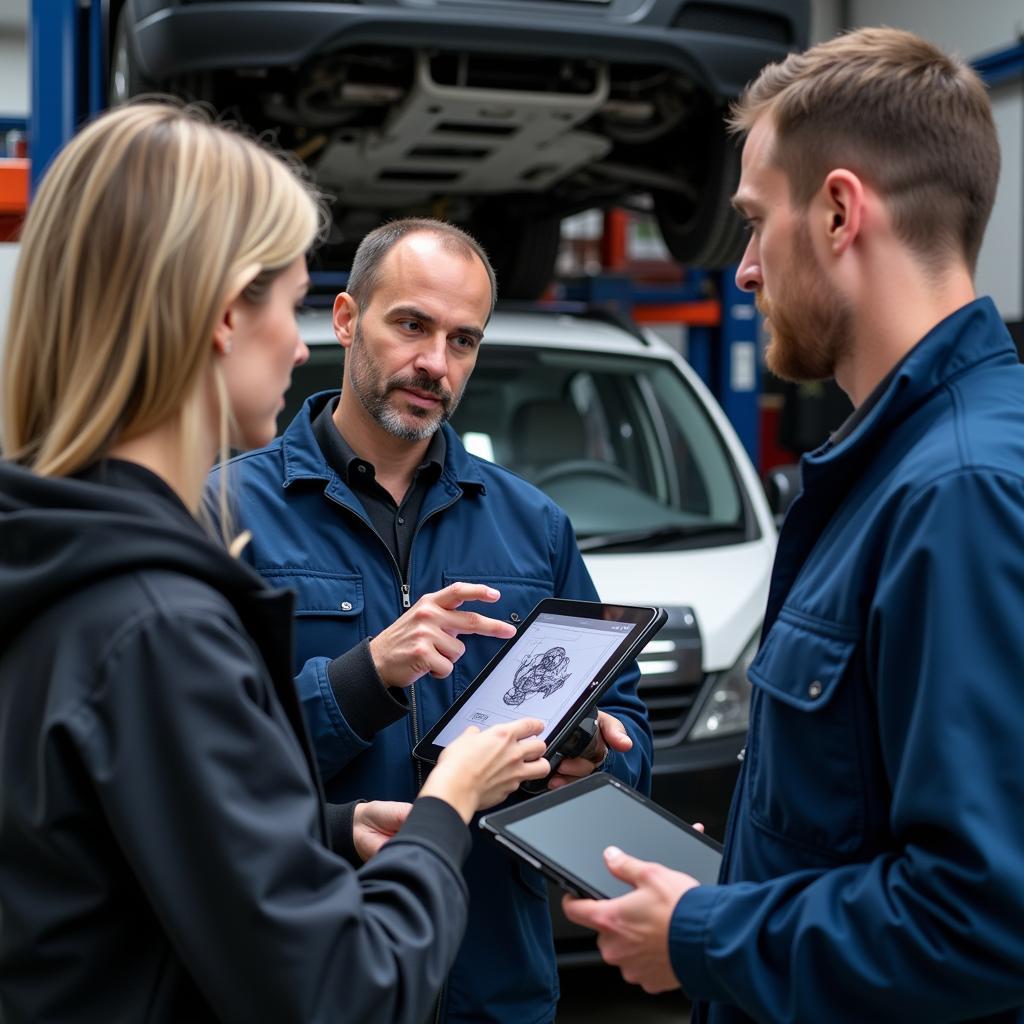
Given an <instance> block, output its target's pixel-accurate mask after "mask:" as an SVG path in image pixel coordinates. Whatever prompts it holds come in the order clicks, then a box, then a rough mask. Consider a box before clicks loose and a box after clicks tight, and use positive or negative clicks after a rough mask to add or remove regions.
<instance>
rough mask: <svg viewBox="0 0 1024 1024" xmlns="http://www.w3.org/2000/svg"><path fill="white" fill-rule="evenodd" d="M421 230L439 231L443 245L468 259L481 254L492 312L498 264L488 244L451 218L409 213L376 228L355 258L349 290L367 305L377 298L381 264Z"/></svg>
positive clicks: (496, 294) (362, 306) (361, 244)
mask: <svg viewBox="0 0 1024 1024" xmlns="http://www.w3.org/2000/svg"><path fill="white" fill-rule="evenodd" d="M420 232H424V233H428V234H432V235H436V236H437V237H438V238H439V239H440V240H441V247H442V249H444V250H445V251H446V252H450V253H454V254H456V255H458V256H463V257H465V258H466V259H472V258H473V257H474V256H476V257H478V258H479V260H480V262H481V263H482V264H483V265H484V270H486V271H487V279H488V281H490V284H491V312H492V313H493V312H494V304H495V302H497V300H498V282H497V280H496V278H495V276H494V268H493V267H492V266H491V261H490V260H489V259H488V258H487V253H486V252H485V251H484V247H483V246H482V245H481V244H480V243H479V242H478V241H477V240H476V239H475V238H474V237H473V236H472V235H471V234H469V232H467V231H463V230H462V228H457V227H456V226H455V225H454V224H449V223H448V222H447V221H443V220H434V219H433V218H432V217H405V218H403V219H401V220H392V221H388V223H387V224H382V225H381V226H380V227H379V228H374V229H373V231H371V232H370V233H369V234H368V235H367V236H366V237H365V238H364V239H363V240H362V241H361V242H360V243H359V248H358V249H356V254H355V257H354V258H353V260H352V269H351V271H350V272H349V275H348V285H347V287H346V289H345V290H346V291H347V292H348V293H349V295H351V296H352V298H354V299H355V300H356V302H357V304H358V305H359V308H360V309H365V308H366V307H367V306H368V305H369V304H370V300H371V299H372V298H373V293H374V292H375V291H376V290H377V285H378V284H379V283H380V267H381V264H382V263H383V262H384V257H385V256H387V254H388V253H389V252H390V251H391V250H392V249H393V248H394V247H395V245H397V244H398V242H400V241H401V240H402V239H403V238H405V237H406V235H413V234H418V233H420Z"/></svg>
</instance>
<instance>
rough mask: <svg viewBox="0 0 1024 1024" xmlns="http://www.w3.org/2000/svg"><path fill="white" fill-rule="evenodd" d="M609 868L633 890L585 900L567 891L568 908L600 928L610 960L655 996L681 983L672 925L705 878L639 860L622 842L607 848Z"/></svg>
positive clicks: (571, 915) (576, 918)
mask: <svg viewBox="0 0 1024 1024" xmlns="http://www.w3.org/2000/svg"><path fill="white" fill-rule="evenodd" d="M604 862H605V864H606V865H607V867H608V870H609V871H610V872H611V873H612V875H614V876H615V877H616V878H618V879H619V880H620V881H623V882H625V883H626V884H627V885H631V886H633V891H632V892H630V893H627V894H626V895H625V896H619V897H618V898H617V899H613V900H586V899H579V898H577V897H575V896H572V895H570V894H569V893H566V894H565V895H564V896H563V897H562V910H563V911H564V912H565V916H566V917H567V918H568V919H569V920H570V921H572V922H573V923H574V924H578V925H581V926H582V927H584V928H592V929H593V930H594V931H596V932H597V948H598V949H599V950H600V951H601V957H602V959H603V960H604V962H605V963H607V964H611V965H612V966H614V967H618V968H619V970H620V971H622V977H623V978H624V979H625V980H626V981H628V982H629V983H630V984H631V985H640V986H641V987H642V988H643V990H644V991H645V992H649V993H651V994H652V995H653V994H656V993H658V992H668V991H671V990H673V989H677V988H679V987H680V986H679V979H678V978H677V977H676V974H675V971H673V970H672V963H671V961H670V960H669V955H668V929H669V922H670V921H671V919H672V911H673V910H675V908H676V904H677V903H678V902H679V900H680V899H681V898H682V897H683V895H684V894H685V893H688V892H689V891H690V890H691V889H695V888H696V887H697V886H698V885H700V882H698V881H697V879H696V878H694V877H693V876H692V875H688V874H686V873H685V872H682V871H673V870H672V869H671V868H667V867H665V866H664V865H663V864H655V863H653V862H652V861H646V860H639V859H638V858H636V857H630V856H629V855H628V854H626V853H623V852H622V850H620V849H619V848H618V847H617V846H609V847H608V848H607V849H606V850H605V851H604Z"/></svg>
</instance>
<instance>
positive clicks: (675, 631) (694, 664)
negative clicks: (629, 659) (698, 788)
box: [637, 608, 704, 749]
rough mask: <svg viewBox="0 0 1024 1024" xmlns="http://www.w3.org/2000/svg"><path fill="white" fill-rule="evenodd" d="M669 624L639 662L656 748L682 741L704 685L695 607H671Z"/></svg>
mask: <svg viewBox="0 0 1024 1024" xmlns="http://www.w3.org/2000/svg"><path fill="white" fill-rule="evenodd" d="M666 611H667V612H668V621H667V622H666V623H665V625H664V626H663V627H662V630H661V632H660V633H658V635H657V636H656V637H655V638H654V639H653V640H652V641H651V642H650V643H649V644H648V645H647V647H646V648H645V649H644V651H643V653H642V654H641V655H640V657H639V658H638V659H637V661H638V664H639V666H640V673H641V674H640V687H639V692H640V696H641V697H642V698H643V701H644V703H645V704H646V705H647V713H648V716H649V718H650V722H651V731H652V733H653V734H654V746H655V748H656V749H657V748H659V747H669V746H674V745H675V744H676V743H678V742H679V740H680V739H681V738H682V730H683V727H684V725H685V724H686V721H687V718H688V717H689V714H690V709H691V708H692V707H693V703H694V701H695V700H696V699H697V695H698V693H699V692H700V689H701V686H702V685H703V683H704V672H703V669H702V667H701V654H702V652H701V640H700V629H699V627H698V625H697V618H696V616H695V615H694V614H693V610H692V609H691V608H667V609H666Z"/></svg>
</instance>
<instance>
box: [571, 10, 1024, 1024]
mask: <svg viewBox="0 0 1024 1024" xmlns="http://www.w3.org/2000/svg"><path fill="white" fill-rule="evenodd" d="M733 123H734V126H735V127H736V128H737V129H738V130H740V131H742V132H743V133H744V134H745V135H746V142H745V145H744V148H743V158H742V175H741V179H740V185H739V189H738V191H737V193H736V196H735V204H736V206H737V207H738V208H739V209H740V211H741V212H742V213H743V215H744V216H745V217H746V218H747V219H748V220H749V222H750V225H751V238H750V243H749V245H748V247H747V251H746V253H745V255H744V257H743V260H742V262H741V264H740V267H739V270H738V271H737V275H736V278H737V283H738V284H739V285H740V286H741V287H743V288H745V289H748V290H752V291H755V292H756V293H757V296H758V303H759V305H760V307H761V308H762V311H763V312H764V314H765V317H766V324H767V327H768V330H769V332H770V335H771V341H770V345H769V347H768V350H767V361H768V365H769V367H770V368H771V369H773V370H774V371H775V372H776V373H778V374H780V375H781V376H784V377H786V378H788V379H793V380H820V379H823V378H827V377H831V376H834V377H835V379H836V382H837V383H838V384H839V386H840V387H841V388H842V389H843V390H844V391H845V392H846V393H847V395H848V396H849V397H850V399H851V401H852V402H853V404H854V406H855V411H854V413H853V414H852V416H851V418H850V419H849V420H848V421H847V422H846V423H845V424H844V425H843V426H842V427H841V428H840V429H839V431H837V433H836V434H835V435H834V436H833V437H832V438H831V439H830V440H828V441H826V443H825V444H823V445H822V446H821V447H820V448H818V449H817V450H816V451H814V452H812V453H811V454H809V455H807V456H805V457H804V460H803V463H802V473H803V491H802V493H801V494H800V496H799V497H798V498H797V500H796V502H795V503H794V505H793V506H792V508H791V509H790V511H789V514H788V516H787V518H786V521H785V523H784V525H783V529H782V532H781V535H780V538H779V545H778V552H777V555H776V561H775V567H774V571H773V574H772V583H771V589H770V593H769V597H768V607H767V611H766V618H765V626H764V632H763V634H762V642H761V648H760V650H759V652H758V654H757V656H756V658H755V659H754V662H753V664H752V665H751V668H750V680H751V682H752V683H753V690H754V695H753V698H752V702H751V714H750V731H749V737H748V742H747V748H746V756H745V758H744V760H743V766H742V769H741V773H740V778H739V781H738V783H737V788H736V793H735V796H734V798H733V806H732V810H731V812H730V821H729V829H728V834H727V838H726V848H725V854H724V863H723V868H722V873H721V879H720V882H721V884H719V885H697V883H696V881H695V880H694V879H693V878H690V877H689V876H687V875H684V874H680V873H677V872H674V871H669V870H667V869H666V868H664V867H662V866H659V865H657V864H651V863H643V862H640V861H637V860H634V859H633V858H631V857H629V856H628V851H625V852H622V851H615V850H612V851H610V852H609V853H608V854H607V855H606V856H607V857H608V862H609V866H610V868H611V870H612V871H613V873H615V874H617V875H618V876H619V877H620V878H622V879H624V880H626V881H629V882H631V883H633V885H634V886H635V889H634V891H633V892H631V893H628V894H627V895H625V896H623V897H620V898H619V899H616V900H610V901H606V902H604V903H597V902H594V901H575V902H574V901H567V904H566V913H567V914H568V916H569V917H570V918H571V919H572V920H575V921H577V922H578V923H581V924H586V925H589V926H590V927H593V928H595V929H597V931H598V932H599V936H600V937H599V945H600V947H601V949H602V952H603V954H604V956H605V958H606V959H607V960H608V961H609V962H611V963H614V964H617V965H619V966H620V967H621V969H622V972H623V974H624V976H625V977H626V979H627V980H629V981H634V982H636V983H638V984H642V985H643V986H644V988H645V989H647V990H649V991H660V990H664V989H670V988H675V987H679V986H680V985H682V987H683V988H685V989H686V991H687V992H688V993H689V994H690V995H691V996H692V997H693V998H694V999H695V1000H696V1002H695V1006H694V1010H693V1020H694V1021H695V1022H699V1024H702V1022H712V1024H741V1022H748V1021H751V1020H757V1021H771V1022H783V1021H808V1022H824V1021H828V1022H829V1024H845V1022H849V1024H861V1022H864V1021H872V1022H875V1024H882V1022H887V1021H892V1022H894V1024H896V1022H899V1024H904V1022H906V1021H928V1022H929V1024H941V1022H944V1021H976V1022H981V1021H985V1022H986V1024H996V1022H999V1024H1020V1022H1022V1021H1024V970H1022V966H1021V965H1022V964H1024V856H1022V855H1021V851H1022V850H1024V814H1022V813H1021V808H1022V807H1024V773H1021V771H1020V770H1019V765H1020V751H1021V749H1022V747H1024V700H1022V699H1021V672H1022V666H1024V629H1022V628H1021V619H1022V606H1024V367H1022V366H1020V365H1019V362H1018V356H1017V352H1016V350H1015V348H1014V345H1013V343H1012V341H1011V339H1010V337H1009V335H1008V333H1007V331H1006V328H1005V326H1004V325H1003V322H1002V320H1001V318H1000V316H999V313H998V312H997V310H996V308H995V306H994V305H993V303H992V301H991V300H990V299H987V298H978V297H977V296H976V295H975V289H974V280H973V277H974V269H975V265H976V262H977V257H978V252H979V249H980V247H981V242H982V236H983V234H984V230H985V225H986V223H987V221H988V218H989V213H990V211H991V209H992V204H993V200H994V197H995V191H996V182H997V179H998V175H999V161H1000V157H999V145H998V140H997V136H996V130H995V125H994V123H993V117H992V111H991V108H990V105H989V101H988V97H987V96H986V94H985V88H984V86H983V85H982V83H981V82H980V80H979V79H978V77H977V75H976V74H975V72H974V71H973V70H971V68H969V67H968V66H967V65H965V64H964V63H963V62H962V61H960V60H958V59H956V58H953V57H950V56H948V55H946V54H945V53H943V52H942V51H941V50H939V49H937V48H936V47H935V46H933V45H932V44H930V43H928V42H926V41H925V40H923V39H920V38H918V37H916V36H914V35H911V34H910V33H908V32H902V31H897V30H894V29H862V30H859V31H856V32H852V33H850V34H848V35H845V36H840V37H838V38H836V39H833V40H830V41H829V42H827V43H823V44H821V45H819V46H816V47H814V48H813V49H811V50H809V51H807V52H806V53H804V54H794V55H792V56H790V57H789V58H787V59H786V60H785V61H783V62H782V63H781V64H778V65H771V66H770V67H768V68H766V69H765V70H764V71H763V72H762V74H761V76H760V77H759V78H758V79H757V80H756V81H755V82H754V83H753V84H752V85H751V86H750V87H749V89H748V91H747V93H746V95H745V96H744V97H743V98H742V100H741V101H740V103H739V104H738V106H737V107H736V109H735V110H734V115H733Z"/></svg>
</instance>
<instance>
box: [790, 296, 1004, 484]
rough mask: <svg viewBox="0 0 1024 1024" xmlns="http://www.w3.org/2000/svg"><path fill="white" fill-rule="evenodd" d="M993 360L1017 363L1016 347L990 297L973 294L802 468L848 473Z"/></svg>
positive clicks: (995, 361)
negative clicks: (917, 412)
mask: <svg viewBox="0 0 1024 1024" xmlns="http://www.w3.org/2000/svg"><path fill="white" fill-rule="evenodd" d="M988 361H992V362H994V363H997V364H998V363H1005V364H1006V365H1008V366H1012V365H1015V364H1016V363H1017V361H1018V359H1017V350H1016V349H1015V348H1014V345H1013V341H1012V339H1011V338H1010V335H1009V333H1008V332H1007V330H1006V326H1005V324H1004V323H1003V321H1002V318H1001V317H1000V316H999V312H998V311H997V310H996V307H995V304H994V303H993V302H992V300H991V299H990V298H987V297H986V298H981V299H975V300H974V301H973V302H969V303H968V304H967V305H966V306H961V307H960V309H958V310H957V311H956V312H955V313H951V314H950V315H949V316H948V317H946V319H945V320H942V321H940V322H939V323H938V324H936V325H935V326H934V327H933V328H932V329H931V330H930V331H929V332H928V333H927V334H926V335H925V336H924V337H923V338H922V339H921V340H920V341H919V342H918V343H917V345H915V346H914V348H913V349H911V351H910V353H909V354H908V355H907V356H906V358H905V359H904V360H903V362H902V364H901V365H900V367H899V369H898V370H897V372H896V373H895V374H894V375H893V378H892V380H890V381H889V383H888V386H887V387H886V389H885V392H884V393H883V394H882V396H881V397H880V398H879V400H878V402H877V403H876V404H875V406H874V408H873V409H872V410H871V411H870V412H869V413H868V415H867V416H865V417H864V419H863V420H862V421H861V423H860V424H858V426H857V428H856V429H855V430H854V431H853V433H851V434H850V436H849V437H847V438H845V439H844V440H843V441H842V442H841V443H839V444H833V443H832V442H831V441H827V442H826V443H825V444H824V445H822V446H821V447H820V448H818V449H817V450H816V451H813V452H811V453H810V454H808V455H806V456H804V459H803V465H804V473H805V474H807V473H808V472H809V473H811V474H816V473H817V472H818V471H819V470H820V471H828V472H831V471H834V470H836V469H838V467H840V466H842V471H843V472H844V473H847V472H849V471H850V469H851V468H852V464H854V463H859V462H860V461H861V460H862V459H864V458H865V457H866V456H868V455H869V453H870V452H871V451H874V450H875V448H876V446H877V444H878V443H879V441H880V440H881V439H882V438H883V437H885V436H887V435H888V434H889V432H890V431H891V429H892V427H893V426H894V425H895V424H896V423H899V422H902V421H903V420H905V419H906V418H907V417H908V416H909V415H910V414H911V413H912V412H913V411H914V409H916V408H917V407H918V406H919V405H920V404H921V403H922V402H924V401H925V400H926V399H927V398H928V397H929V396H930V395H932V394H933V393H934V392H935V391H937V390H938V389H940V388H942V387H944V386H945V385H946V384H948V383H949V382H950V381H952V380H953V379H954V378H955V377H957V376H959V375H960V374H961V373H963V372H964V371H965V370H968V369H970V368H971V367H973V366H977V365H978V364H980V363H984V362H988Z"/></svg>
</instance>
